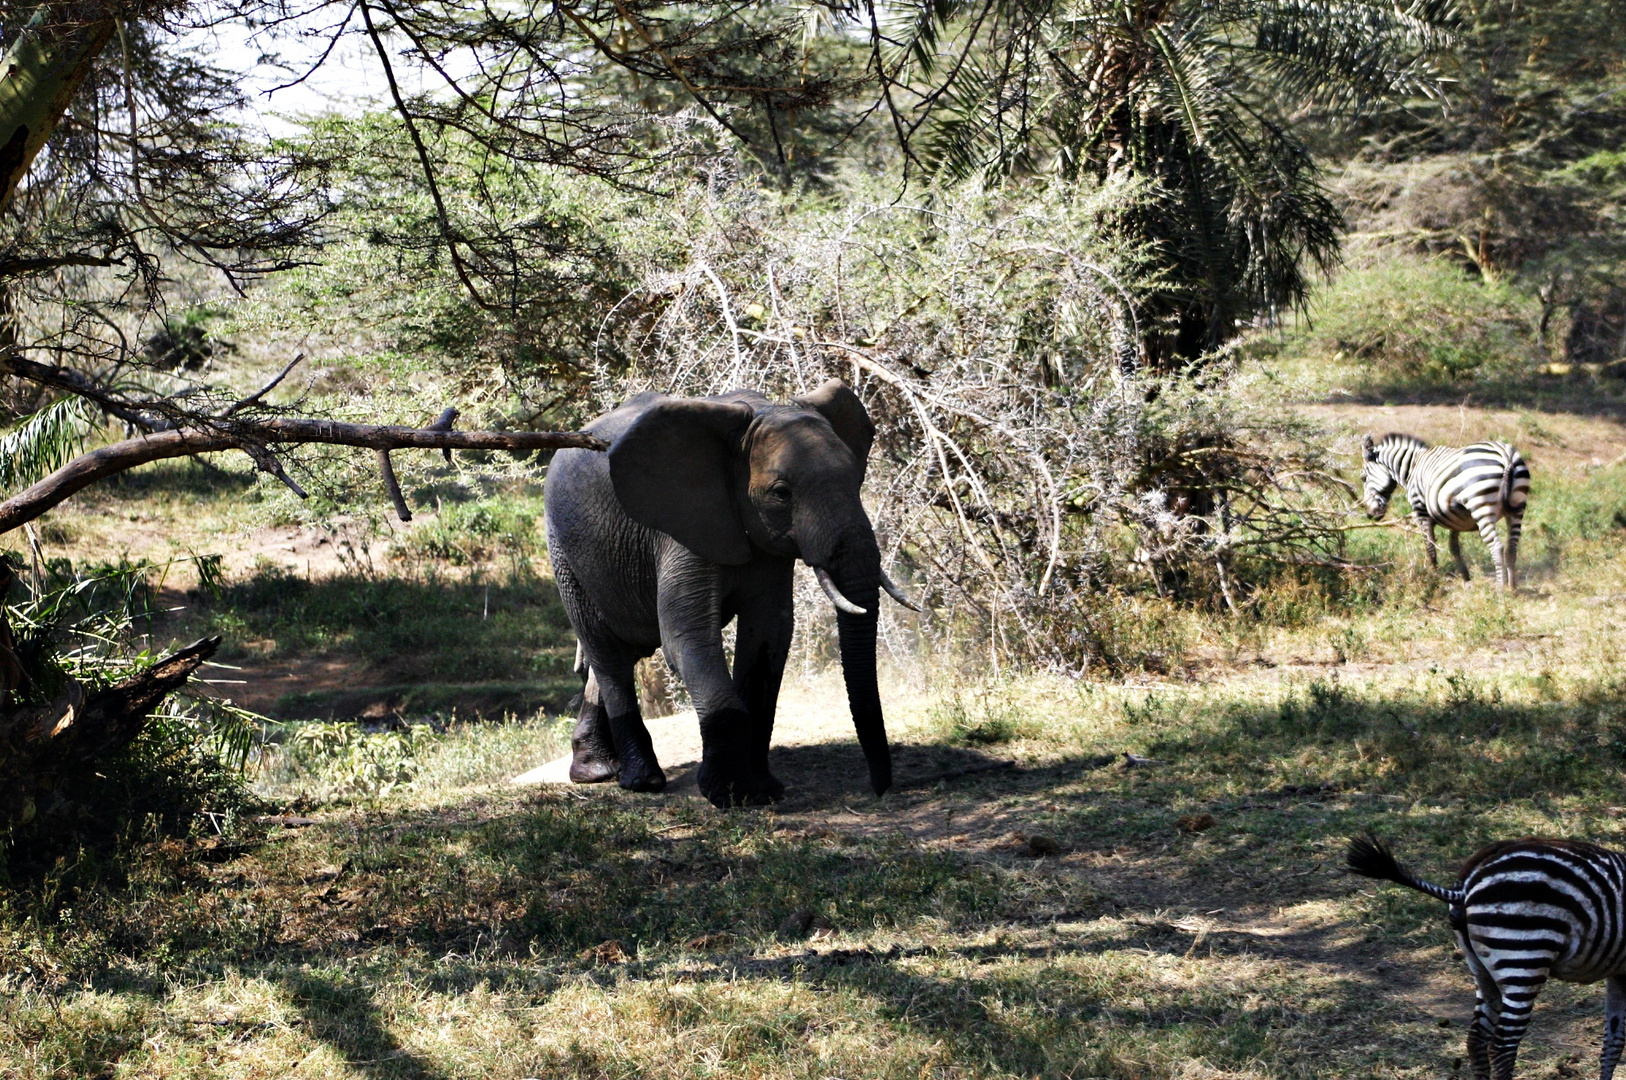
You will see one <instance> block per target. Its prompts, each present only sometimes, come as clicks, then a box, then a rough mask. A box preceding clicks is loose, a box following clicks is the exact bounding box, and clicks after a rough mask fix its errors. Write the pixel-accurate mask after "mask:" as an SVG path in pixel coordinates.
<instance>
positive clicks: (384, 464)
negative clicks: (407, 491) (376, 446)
mask: <svg viewBox="0 0 1626 1080" xmlns="http://www.w3.org/2000/svg"><path fill="white" fill-rule="evenodd" d="M378 474H379V475H380V476H382V477H383V478H384V490H385V491H387V492H389V496H390V502H392V503H394V504H395V516H396V517H398V518H400V519H401V520H402V521H411V520H412V510H411V508H410V507H408V506H407V501H406V496H404V495H402V494H401V482H400V481H399V480H397V479H396V478H395V466H394V465H391V464H390V452H389V451H388V450H380V451H379V452H378Z"/></svg>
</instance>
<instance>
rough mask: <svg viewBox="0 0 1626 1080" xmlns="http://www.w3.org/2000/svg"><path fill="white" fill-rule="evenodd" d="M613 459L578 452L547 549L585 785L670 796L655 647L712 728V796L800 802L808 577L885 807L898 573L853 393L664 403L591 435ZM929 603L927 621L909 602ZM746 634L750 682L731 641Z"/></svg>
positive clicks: (549, 507)
mask: <svg viewBox="0 0 1626 1080" xmlns="http://www.w3.org/2000/svg"><path fill="white" fill-rule="evenodd" d="M586 430H587V431H589V432H591V433H593V434H594V435H597V436H599V437H600V438H602V439H604V440H605V441H607V442H608V443H609V444H610V449H609V451H608V452H607V453H597V452H593V451H588V450H562V451H560V452H559V453H558V454H556V455H555V456H554V459H553V464H552V466H551V467H550V468H549V471H548V478H547V485H546V491H545V495H544V504H545V512H546V518H547V530H548V552H549V556H550V558H551V559H552V561H553V569H554V575H555V578H556V580H557V582H558V585H559V594H560V596H561V598H562V599H563V600H564V605H565V610H566V612H567V613H568V614H569V616H570V622H571V625H572V626H573V627H574V628H575V630H576V636H577V638H578V640H579V641H580V644H581V655H580V660H581V664H580V665H579V670H580V671H581V673H582V674H583V675H584V677H585V684H584V687H583V693H582V705H581V712H580V715H579V717H578V719H577V722H576V728H575V731H574V733H573V735H572V736H571V750H572V755H571V765H570V778H571V779H572V780H574V781H576V782H577V783H597V782H601V781H606V780H611V779H616V780H619V781H620V784H621V786H622V787H624V788H627V789H629V790H632V791H660V790H661V789H662V788H664V787H665V786H666V775H665V774H664V773H663V772H662V771H661V767H660V764H659V763H658V762H657V761H656V760H655V753H654V748H653V747H652V746H651V744H650V739H649V732H648V730H647V729H646V728H645V727H644V722H643V717H642V716H641V715H640V713H639V711H638V698H637V694H636V692H635V690H634V685H633V666H634V665H635V664H636V663H637V662H638V661H639V660H640V659H642V658H643V657H646V656H648V655H650V654H651V653H653V652H654V651H655V649H656V647H660V648H662V649H663V650H664V653H665V656H666V660H667V662H668V663H669V664H670V665H671V667H672V668H673V670H674V671H676V672H677V674H678V675H679V676H680V677H681V678H682V679H683V682H684V685H685V686H687V687H688V690H689V696H690V697H691V698H692V699H693V700H694V705H695V709H696V711H697V712H698V713H699V714H700V736H701V741H702V744H703V750H702V755H701V764H700V774H699V785H700V791H701V793H702V794H704V795H705V796H706V798H708V799H710V800H711V801H712V802H713V803H715V804H716V805H718V806H723V807H726V806H730V805H739V804H746V805H760V804H763V803H767V802H771V801H774V800H776V799H778V798H779V797H780V796H781V795H782V794H783V793H784V790H785V789H784V785H783V784H781V783H780V782H779V781H778V780H776V779H775V778H774V776H773V774H772V773H771V772H769V771H768V742H769V738H770V736H771V735H772V733H773V722H774V709H775V706H776V703H777V701H778V697H779V683H780V678H781V676H782V675H783V674H784V670H785V660H786V656H787V653H788V651H789V648H790V639H791V629H792V627H793V626H794V624H795V611H794V606H793V603H792V589H791V580H792V577H791V571H792V569H793V567H794V565H795V561H796V560H797V559H801V560H802V561H803V562H805V563H807V564H808V565H809V566H811V567H813V569H814V573H815V574H816V575H817V577H818V579H819V583H820V584H821V585H822V586H823V588H824V591H825V593H826V594H827V595H828V596H829V597H830V600H831V602H832V603H833V604H834V605H835V606H836V608H837V616H836V622H837V626H838V628H839V634H840V644H841V664H842V670H843V673H844V675H845V677H846V684H847V701H848V705H849V707H850V708H851V709H852V715H853V726H854V727H855V728H856V729H857V732H858V741H859V744H860V745H861V746H862V748H863V751H864V757H865V760H866V761H867V762H868V764H869V778H870V786H871V787H872V788H874V790H875V792H876V794H880V793H881V792H884V791H885V790H886V789H887V788H888V787H889V786H891V783H892V757H891V751H890V749H889V748H888V746H887V740H886V726H885V722H884V720H883V719H882V716H881V698H880V693H879V690H878V689H877V686H876V678H875V628H876V619H877V616H878V598H879V593H880V590H881V589H886V590H887V592H889V593H890V594H891V595H892V596H894V597H895V598H897V599H898V600H899V602H900V603H906V604H907V603H908V601H907V599H906V598H904V595H903V594H902V593H901V592H900V591H898V588H897V586H895V585H893V584H892V582H891V581H890V580H888V578H887V577H886V574H885V572H884V571H883V570H882V569H881V554H880V548H879V547H878V545H877V544H876V541H875V533H874V530H873V529H872V528H871V526H870V521H869V517H868V515H867V514H866V513H865V512H864V507H863V504H862V503H861V502H860V501H859V496H858V491H859V485H860V484H861V483H862V482H863V479H864V467H865V463H866V460H867V458H868V455H869V449H870V443H871V442H873V441H874V438H875V427H874V425H873V424H872V423H871V422H870V419H869V414H868V413H867V412H866V411H865V410H864V406H863V404H862V403H861V402H860V401H859V400H858V396H857V395H856V394H854V393H853V392H852V390H850V389H849V388H848V387H847V386H846V385H845V384H843V383H842V382H840V381H839V380H831V381H830V382H827V383H825V384H824V385H823V386H821V387H819V388H818V389H817V390H815V391H813V392H812V393H810V394H806V395H804V396H802V397H798V398H795V399H794V400H792V401H791V403H790V404H788V405H779V404H775V403H773V402H771V401H769V400H768V399H767V398H766V397H764V396H763V395H762V394H760V393H758V392H756V391H753V390H736V391H734V392H732V393H728V394H721V395H718V396H716V397H707V398H677V397H668V396H666V395H664V394H658V393H645V394H639V395H638V396H636V397H634V398H631V399H630V400H628V401H627V402H626V403H624V404H623V405H621V406H620V407H619V408H617V409H615V410H613V411H611V412H608V413H606V414H604V415H603V416H600V417H599V418H598V419H596V420H594V421H593V422H592V423H590V424H588V425H587V427H586ZM910 606H913V605H910ZM735 618H737V619H738V620H739V623H738V627H737V629H736V635H735V649H734V655H735V659H734V671H733V673H732V675H731V674H730V673H729V670H728V662H727V658H726V656H725V654H724V651H723V638H722V631H723V627H724V626H726V625H727V624H728V621H729V620H730V619H735Z"/></svg>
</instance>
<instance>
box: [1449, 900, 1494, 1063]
mask: <svg viewBox="0 0 1626 1080" xmlns="http://www.w3.org/2000/svg"><path fill="white" fill-rule="evenodd" d="M1459 912H1460V909H1458V911H1453V912H1452V914H1453V916H1454V918H1453V919H1452V923H1453V925H1452V929H1453V930H1455V931H1456V935H1457V948H1458V949H1460V950H1461V951H1462V957H1463V959H1464V960H1466V961H1467V962H1468V972H1469V974H1471V975H1473V977H1474V1019H1473V1023H1471V1024H1469V1025H1468V1047H1467V1049H1468V1073H1469V1075H1470V1076H1472V1077H1473V1080H1490V1074H1491V1061H1490V1048H1491V1042H1492V1041H1493V1040H1494V1039H1495V1038H1496V1014H1497V1013H1498V1012H1499V1011H1500V1010H1501V1008H1502V992H1501V991H1500V990H1499V989H1497V986H1496V980H1495V979H1493V978H1491V973H1490V971H1489V969H1487V968H1486V967H1485V963H1484V961H1482V960H1480V959H1479V954H1478V953H1476V952H1474V950H1473V946H1471V945H1470V944H1469V943H1468V935H1467V934H1466V933H1465V932H1464V930H1463V924H1462V923H1461V922H1460V921H1459V919H1460V915H1459Z"/></svg>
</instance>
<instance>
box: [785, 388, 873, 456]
mask: <svg viewBox="0 0 1626 1080" xmlns="http://www.w3.org/2000/svg"><path fill="white" fill-rule="evenodd" d="M791 400H792V401H794V402H796V404H798V405H805V406H807V407H808V408H809V409H816V410H818V411H819V412H820V413H822V414H823V416H824V418H825V419H826V420H828V421H830V426H831V427H833V428H835V429H836V435H837V436H839V437H840V439H841V441H842V442H844V443H846V444H847V448H848V449H849V450H851V451H852V452H853V457H855V458H857V459H858V473H859V475H860V476H862V475H863V473H864V467H865V465H867V464H868V462H869V448H870V446H871V445H872V444H873V443H874V442H875V425H874V424H873V423H871V422H870V418H869V412H868V411H867V410H866V409H865V408H864V403H863V402H862V401H859V400H858V395H857V394H855V393H853V392H852V388H851V387H849V386H848V385H847V384H846V383H844V382H842V381H841V380H840V379H831V380H830V381H829V382H827V383H825V384H824V385H823V386H821V387H819V388H818V389H817V390H814V391H813V392H812V393H809V394H803V395H802V396H801V397H797V398H792V399H791Z"/></svg>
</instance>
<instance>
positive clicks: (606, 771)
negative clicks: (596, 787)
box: [570, 715, 621, 784]
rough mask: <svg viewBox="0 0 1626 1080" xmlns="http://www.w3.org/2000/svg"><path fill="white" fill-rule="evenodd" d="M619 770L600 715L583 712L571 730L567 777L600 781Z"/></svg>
mask: <svg viewBox="0 0 1626 1080" xmlns="http://www.w3.org/2000/svg"><path fill="white" fill-rule="evenodd" d="M620 772H621V759H620V758H619V757H618V756H617V755H616V752H615V741H614V740H613V739H611V738H610V733H609V731H607V730H605V727H604V724H603V722H602V719H601V718H600V717H594V716H585V715H584V716H583V718H582V719H581V720H579V721H577V723H576V730H575V731H573V732H571V734H570V781H571V783H573V784H602V783H604V782H605V781H608V780H614V779H615V778H616V777H617V775H619V774H620Z"/></svg>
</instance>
